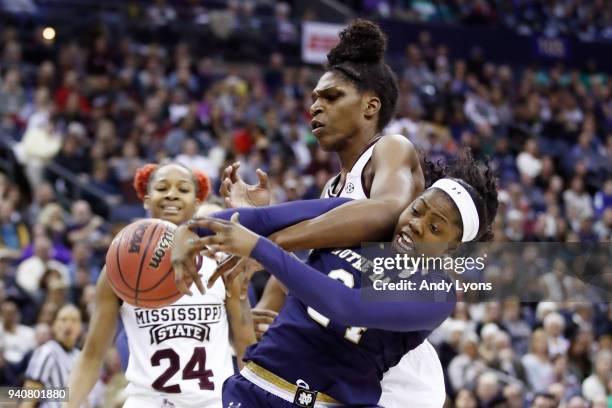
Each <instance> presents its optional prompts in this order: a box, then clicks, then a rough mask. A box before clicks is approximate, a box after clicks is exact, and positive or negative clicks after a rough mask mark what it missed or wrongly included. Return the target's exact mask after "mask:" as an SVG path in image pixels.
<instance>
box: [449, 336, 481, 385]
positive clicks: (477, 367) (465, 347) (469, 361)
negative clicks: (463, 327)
mask: <svg viewBox="0 0 612 408" xmlns="http://www.w3.org/2000/svg"><path fill="white" fill-rule="evenodd" d="M484 367H485V365H484V363H483V362H482V361H481V360H480V358H479V356H478V336H477V335H476V334H475V333H469V332H468V333H466V334H464V337H463V339H462V341H461V354H459V355H458V356H457V357H455V358H454V359H452V360H451V362H450V364H449V365H448V377H449V379H450V383H451V385H452V387H453V389H454V390H459V389H461V388H463V387H465V386H467V385H469V384H470V383H471V382H472V381H474V379H475V378H476V377H477V376H478V374H479V373H480V372H481V370H482V369H483V368H484Z"/></svg>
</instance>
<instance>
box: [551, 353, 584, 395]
mask: <svg viewBox="0 0 612 408" xmlns="http://www.w3.org/2000/svg"><path fill="white" fill-rule="evenodd" d="M553 371H554V377H555V378H554V381H555V384H559V385H560V386H561V389H562V390H563V392H562V394H561V395H560V396H561V398H560V399H559V400H560V401H561V400H563V401H565V400H566V399H567V398H569V397H571V396H572V395H576V394H578V393H580V381H579V380H578V379H577V378H576V376H575V375H574V374H572V373H571V371H570V370H569V369H568V358H567V356H565V355H563V354H557V355H556V356H555V357H553Z"/></svg>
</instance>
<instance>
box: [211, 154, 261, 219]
mask: <svg viewBox="0 0 612 408" xmlns="http://www.w3.org/2000/svg"><path fill="white" fill-rule="evenodd" d="M239 168H240V162H236V163H234V164H232V165H231V166H227V167H226V168H225V170H223V177H222V182H221V188H220V189H219V193H220V194H221V197H223V200H224V202H225V206H226V207H228V208H238V207H262V206H265V205H268V204H270V197H271V194H270V188H269V187H268V175H267V174H266V173H265V172H264V171H262V170H261V169H257V172H256V173H257V177H258V178H259V183H258V184H257V185H256V186H252V185H250V184H247V183H245V182H244V180H242V178H241V177H240V176H239V175H238V169H239Z"/></svg>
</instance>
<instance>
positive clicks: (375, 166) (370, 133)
mask: <svg viewBox="0 0 612 408" xmlns="http://www.w3.org/2000/svg"><path fill="white" fill-rule="evenodd" d="M385 43H386V39H385V36H384V34H383V33H382V32H381V30H380V29H379V28H378V27H377V26H376V25H374V24H373V23H370V22H367V21H363V20H357V21H355V22H353V23H352V24H351V25H350V26H349V27H348V28H346V29H345V30H344V31H343V32H342V33H341V34H340V43H339V44H338V45H337V46H336V47H335V48H334V49H333V50H332V51H331V52H330V53H329V54H328V56H327V58H328V70H327V72H326V73H325V74H324V75H323V76H322V77H321V78H320V80H319V82H318V84H317V86H316V88H315V89H314V91H313V104H312V106H311V108H310V110H311V114H312V118H313V119H312V122H311V125H312V128H313V134H314V135H315V136H316V138H317V139H318V141H319V143H320V145H321V147H322V148H323V149H324V150H326V151H333V152H336V153H337V154H338V156H339V157H340V161H341V164H342V170H341V172H340V174H338V175H337V176H336V177H334V178H333V179H332V180H330V182H329V183H328V185H327V186H326V188H325V189H324V191H323V196H324V197H349V198H353V199H355V200H359V201H354V202H352V203H351V204H349V205H346V206H343V207H340V208H338V209H336V210H334V211H330V212H329V213H326V214H323V215H322V216H320V217H318V218H316V219H313V220H309V221H305V222H303V223H301V224H298V225H296V226H294V227H291V228H288V229H286V230H283V231H280V232H278V233H277V234H275V235H274V236H273V237H271V239H272V240H273V241H274V242H276V243H277V244H278V245H280V246H281V247H283V248H285V249H287V250H300V249H311V248H329V247H350V246H356V245H360V244H361V242H364V241H376V240H381V239H383V238H384V237H388V236H389V235H390V233H391V232H392V231H393V227H394V226H395V223H396V222H397V219H398V216H399V214H400V213H401V211H402V210H403V209H404V208H406V206H407V205H408V204H409V203H410V202H412V200H413V199H414V198H415V197H416V195H417V194H418V193H420V192H421V191H423V185H424V179H423V173H422V169H421V166H420V162H419V158H418V154H417V152H416V151H415V149H414V147H413V145H412V144H411V143H410V142H409V141H408V139H407V138H405V137H403V136H401V135H385V136H382V137H381V132H382V130H383V129H384V128H385V127H386V126H387V124H388V123H389V121H390V120H391V117H392V115H393V113H394V111H395V107H396V102H397V97H398V88H397V81H396V79H395V76H394V74H393V72H392V70H391V69H390V68H389V67H388V66H387V65H386V64H385V63H384V61H383V55H384V51H385ZM236 170H237V166H236V165H234V166H232V167H230V168H228V169H226V171H225V173H224V175H225V179H224V182H223V185H222V191H221V193H222V194H223V195H224V196H225V197H226V202H227V203H228V204H230V205H232V204H233V205H235V206H237V205H244V204H250V205H262V204H263V205H265V204H267V201H266V200H267V198H268V196H267V195H265V192H264V191H262V189H257V188H252V187H251V188H250V187H249V186H246V185H245V184H244V183H243V182H242V181H241V180H240V179H239V178H238V177H237V175H236ZM261 177H263V175H262V174H261V173H260V178H261ZM264 180H265V179H264ZM249 198H251V200H249ZM254 200H259V201H255V202H253V201H254ZM372 214H376V216H372ZM284 296H285V294H284V292H283V290H282V288H281V286H280V285H279V284H278V282H277V281H276V279H275V278H271V279H270V281H269V283H268V285H267V287H266V290H265V292H264V295H263V297H262V299H261V301H260V302H259V304H258V305H257V308H258V309H272V310H275V311H277V312H278V311H279V310H280V306H282V304H283V300H284ZM382 383H383V395H382V399H381V401H380V403H381V405H384V406H385V407H389V408H394V407H398V408H403V407H406V406H411V407H422V408H429V407H431V408H439V407H441V406H442V404H443V403H444V400H445V387H444V376H443V372H442V366H441V364H440V361H439V358H438V356H437V354H436V352H435V350H434V348H433V346H432V345H431V344H430V343H429V342H428V341H427V340H425V341H424V342H423V343H422V344H421V345H419V346H418V347H417V348H415V349H414V350H412V351H411V353H410V354H409V355H407V356H406V357H405V358H403V359H402V360H401V362H400V363H399V364H398V365H397V366H396V367H393V368H391V369H390V370H389V371H388V372H387V373H385V376H384V378H383V379H382ZM407 390H411V391H410V392H407Z"/></svg>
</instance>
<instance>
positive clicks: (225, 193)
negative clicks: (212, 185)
mask: <svg viewBox="0 0 612 408" xmlns="http://www.w3.org/2000/svg"><path fill="white" fill-rule="evenodd" d="M231 192H232V180H230V179H229V178H224V179H223V182H222V183H221V187H220V188H219V194H221V197H225V199H226V200H228V199H229V196H230V194H231Z"/></svg>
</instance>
